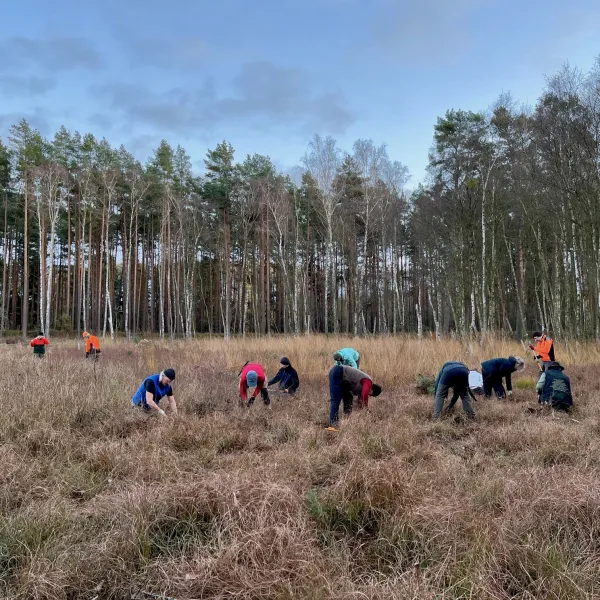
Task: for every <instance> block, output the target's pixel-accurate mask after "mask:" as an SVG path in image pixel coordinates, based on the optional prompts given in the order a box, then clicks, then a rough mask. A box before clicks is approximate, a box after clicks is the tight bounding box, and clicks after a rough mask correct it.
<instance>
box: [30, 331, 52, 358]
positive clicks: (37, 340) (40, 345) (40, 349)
mask: <svg viewBox="0 0 600 600" xmlns="http://www.w3.org/2000/svg"><path fill="white" fill-rule="evenodd" d="M49 343H50V341H49V340H48V338H47V337H46V336H45V335H44V332H43V331H40V332H39V333H38V334H37V336H36V337H34V338H33V339H32V340H31V342H29V345H30V346H31V347H32V348H33V355H34V356H36V357H37V358H44V356H45V355H46V346H47V345H48V344H49Z"/></svg>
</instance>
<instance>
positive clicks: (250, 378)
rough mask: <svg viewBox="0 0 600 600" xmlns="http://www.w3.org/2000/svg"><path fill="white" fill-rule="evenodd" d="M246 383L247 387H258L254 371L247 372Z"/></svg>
mask: <svg viewBox="0 0 600 600" xmlns="http://www.w3.org/2000/svg"><path fill="white" fill-rule="evenodd" d="M246 383H247V384H248V387H256V386H257V385H258V375H257V374H256V371H248V373H247V374H246Z"/></svg>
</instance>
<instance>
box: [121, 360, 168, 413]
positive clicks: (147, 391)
mask: <svg viewBox="0 0 600 600" xmlns="http://www.w3.org/2000/svg"><path fill="white" fill-rule="evenodd" d="M173 381H175V369H165V370H164V371H162V372H161V373H156V374H155V375H150V376H149V377H146V379H144V381H142V384H141V385H140V387H139V388H138V390H137V392H136V393H135V394H134V395H133V398H132V399H131V404H132V406H140V407H141V408H142V409H143V410H145V411H146V412H148V413H156V414H159V415H160V416H161V417H165V416H166V413H165V411H164V410H163V409H162V408H161V407H160V406H159V402H160V400H161V398H164V397H165V396H166V397H167V400H168V402H169V412H170V413H171V414H177V404H176V402H175V396H174V395H173V388H172V387H171V384H172V383H173Z"/></svg>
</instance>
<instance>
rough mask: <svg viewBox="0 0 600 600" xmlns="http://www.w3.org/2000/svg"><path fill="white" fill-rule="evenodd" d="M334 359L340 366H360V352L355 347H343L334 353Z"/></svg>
mask: <svg viewBox="0 0 600 600" xmlns="http://www.w3.org/2000/svg"><path fill="white" fill-rule="evenodd" d="M333 360H334V361H335V364H336V365H338V366H342V367H343V366H346V367H353V368H355V369H359V368H360V354H359V353H358V352H357V351H356V350H355V349H354V348H342V349H341V350H338V351H337V352H335V353H334V355H333Z"/></svg>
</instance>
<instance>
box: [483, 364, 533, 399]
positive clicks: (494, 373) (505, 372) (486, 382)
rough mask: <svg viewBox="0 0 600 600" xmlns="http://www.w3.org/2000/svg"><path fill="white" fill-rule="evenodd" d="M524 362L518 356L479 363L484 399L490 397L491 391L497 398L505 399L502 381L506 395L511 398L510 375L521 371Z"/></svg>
mask: <svg viewBox="0 0 600 600" xmlns="http://www.w3.org/2000/svg"><path fill="white" fill-rule="evenodd" d="M524 368H525V362H524V361H523V359H522V358H519V357H518V356H509V357H508V358H492V359H490V360H486V361H485V362H482V363H481V375H482V376H483V393H484V395H485V397H486V398H490V397H491V396H492V390H494V392H495V393H496V396H497V397H498V398H505V397H506V391H505V390H504V385H503V382H502V380H503V379H506V389H507V390H508V395H509V396H512V381H511V375H512V374H513V373H515V372H516V371H522V370H523V369H524Z"/></svg>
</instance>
